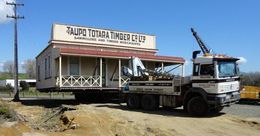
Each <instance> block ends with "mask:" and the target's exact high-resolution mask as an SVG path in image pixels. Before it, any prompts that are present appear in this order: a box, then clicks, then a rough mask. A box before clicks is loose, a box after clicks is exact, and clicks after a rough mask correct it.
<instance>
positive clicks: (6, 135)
mask: <svg viewBox="0 0 260 136" xmlns="http://www.w3.org/2000/svg"><path fill="white" fill-rule="evenodd" d="M45 102H47V101H45ZM6 103H7V104H8V105H9V106H10V107H11V108H13V109H14V110H15V111H16V112H17V113H19V114H20V115H21V116H22V117H24V118H25V119H26V120H27V122H21V121H17V122H4V123H3V124H1V125H0V136H64V135H65V136H72V135H73V136H74V135H78V136H86V135H88V136H142V135H144V136H190V135H192V136H201V135H206V136H222V135H227V136H244V135H248V136H259V134H260V118H258V117H254V118H250V117H248V118H241V117H239V116H233V115H229V114H224V113H222V114H219V115H210V116H208V117H203V118H193V117H189V116H188V115H187V114H186V113H184V112H183V111H182V110H181V109H172V110H165V109H160V110H159V111H153V112H145V111H143V110H138V111H133V110H128V109H127V108H126V106H125V105H118V104H111V103H103V104H78V103H73V104H72V106H73V107H75V108H76V110H72V111H66V112H65V113H64V114H63V115H64V116H66V117H68V118H70V119H74V120H73V122H74V123H75V124H77V125H76V127H75V129H67V130H65V131H64V130H62V131H60V130H58V129H56V130H55V129H54V130H52V129H49V130H48V129H41V128H37V126H42V125H41V124H44V125H47V124H46V123H43V122H44V120H45V119H46V118H48V117H49V116H51V114H46V113H51V112H50V111H51V110H53V108H54V107H56V105H51V104H48V103H47V104H46V103H44V102H42V103H41V104H39V103H37V104H33V103H32V102H31V101H29V102H21V103H14V102H6ZM43 103H44V104H43ZM67 103H70V102H67ZM259 108H260V107H259ZM56 121H59V120H56ZM47 123H48V122H47ZM59 124H61V122H58V123H57V124H56V125H59ZM51 125H52V126H53V124H51ZM61 126H62V125H61ZM54 127H58V126H55V124H54ZM62 127H63V128H64V125H63V126H62ZM65 127H66V126H65Z"/></svg>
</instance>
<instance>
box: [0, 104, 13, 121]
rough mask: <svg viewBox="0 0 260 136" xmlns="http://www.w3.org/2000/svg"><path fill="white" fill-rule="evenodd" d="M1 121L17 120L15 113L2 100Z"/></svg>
mask: <svg viewBox="0 0 260 136" xmlns="http://www.w3.org/2000/svg"><path fill="white" fill-rule="evenodd" d="M0 119H1V120H7V121H14V120H16V117H15V112H14V111H13V110H11V109H10V108H9V106H8V105H6V104H5V103H4V102H3V101H2V100H0Z"/></svg>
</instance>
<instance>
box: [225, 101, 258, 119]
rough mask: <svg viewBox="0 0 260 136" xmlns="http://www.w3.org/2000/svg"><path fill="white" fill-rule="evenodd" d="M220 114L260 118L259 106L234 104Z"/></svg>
mask: <svg viewBox="0 0 260 136" xmlns="http://www.w3.org/2000/svg"><path fill="white" fill-rule="evenodd" d="M222 112H223V113H226V114H232V115H236V116H240V117H245V118H260V104H258V105H247V104H234V105H231V106H230V107H225V108H224V109H223V111H222Z"/></svg>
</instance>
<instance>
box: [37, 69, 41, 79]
mask: <svg viewBox="0 0 260 136" xmlns="http://www.w3.org/2000/svg"><path fill="white" fill-rule="evenodd" d="M40 68H41V67H40V65H38V68H37V78H38V81H41V73H40V72H41V70H40Z"/></svg>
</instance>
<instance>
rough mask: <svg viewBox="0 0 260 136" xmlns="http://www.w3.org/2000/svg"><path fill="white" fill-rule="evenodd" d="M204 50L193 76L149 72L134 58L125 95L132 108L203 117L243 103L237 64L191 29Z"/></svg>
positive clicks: (125, 70)
mask: <svg viewBox="0 0 260 136" xmlns="http://www.w3.org/2000/svg"><path fill="white" fill-rule="evenodd" d="M191 31H192V33H193V36H194V37H195V39H196V41H197V42H198V44H199V47H200V48H201V50H202V52H203V55H202V56H198V54H199V53H200V51H194V52H193V58H192V62H193V72H192V75H191V76H188V77H184V76H180V75H171V74H169V73H167V72H163V71H161V72H155V71H151V70H147V69H146V68H145V67H144V65H143V64H142V62H141V60H140V59H139V58H137V57H134V56H133V57H131V59H130V64H131V65H130V67H129V68H126V67H124V68H123V69H122V70H123V73H124V75H127V76H128V77H129V78H130V81H129V83H128V88H127V89H125V91H124V92H123V93H124V94H125V96H126V103H127V106H128V107H129V108H134V109H136V108H142V109H145V110H156V109H158V108H159V106H162V107H167V108H176V107H181V106H183V108H184V110H186V111H187V112H188V113H190V114H191V115H195V116H202V115H205V114H207V113H209V112H215V113H218V112H220V111H221V110H222V109H223V107H224V106H229V105H231V104H233V103H236V102H238V101H239V99H240V91H239V89H240V82H239V80H240V77H239V69H238V65H237V63H236V62H237V61H238V60H239V59H237V58H234V57H229V56H226V55H217V54H212V53H211V50H210V49H208V48H207V46H206V45H205V44H204V43H203V42H202V40H201V39H200V37H199V36H198V35H197V33H196V32H195V31H194V30H193V29H191Z"/></svg>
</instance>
